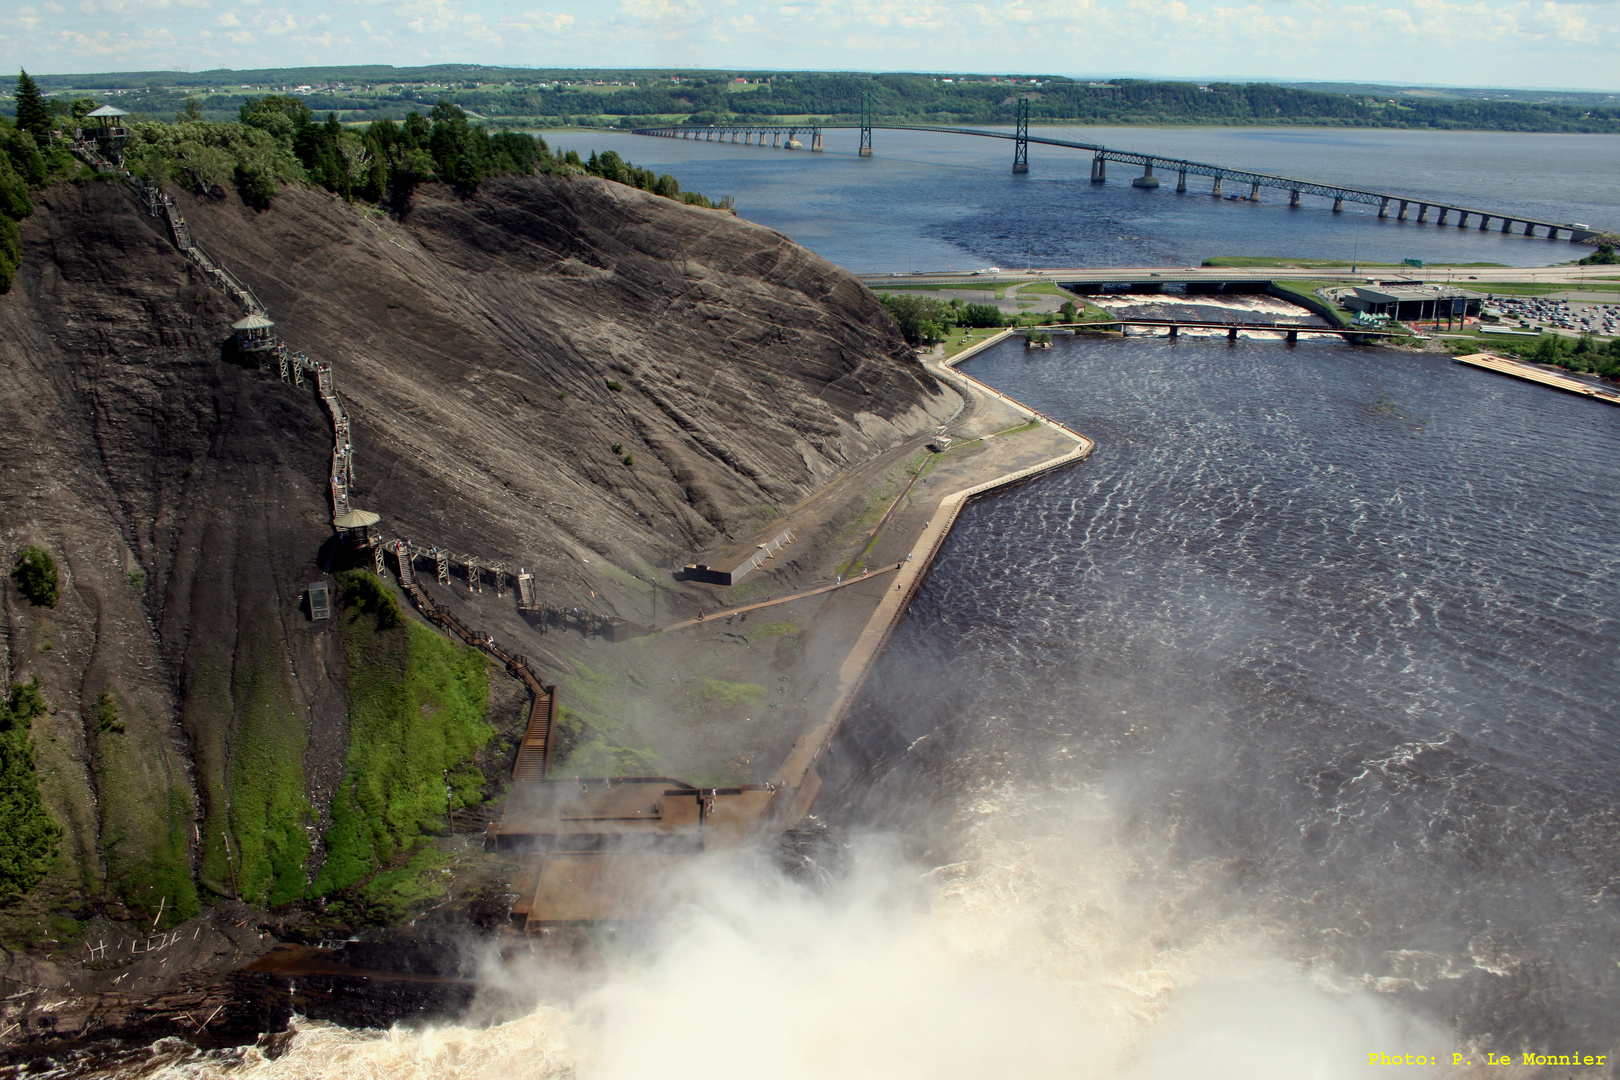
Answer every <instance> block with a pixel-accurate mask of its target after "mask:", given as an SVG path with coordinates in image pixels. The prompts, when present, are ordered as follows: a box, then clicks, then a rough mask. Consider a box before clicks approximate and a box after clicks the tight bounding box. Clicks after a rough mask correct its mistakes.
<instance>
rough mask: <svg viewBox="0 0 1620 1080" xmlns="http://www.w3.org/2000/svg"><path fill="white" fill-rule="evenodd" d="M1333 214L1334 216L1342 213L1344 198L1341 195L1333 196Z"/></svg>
mask: <svg viewBox="0 0 1620 1080" xmlns="http://www.w3.org/2000/svg"><path fill="white" fill-rule="evenodd" d="M1333 212H1334V213H1335V214H1342V213H1344V196H1343V195H1335V196H1333Z"/></svg>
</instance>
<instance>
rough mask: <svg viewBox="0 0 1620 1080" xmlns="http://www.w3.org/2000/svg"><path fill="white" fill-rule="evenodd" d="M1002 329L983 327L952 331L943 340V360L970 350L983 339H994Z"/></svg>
mask: <svg viewBox="0 0 1620 1080" xmlns="http://www.w3.org/2000/svg"><path fill="white" fill-rule="evenodd" d="M1003 329H1004V327H999V326H998V327H983V328H981V329H978V330H961V329H952V330H951V333H950V336H949V337H947V338H946V339H945V358H946V359H947V360H949V359H950V358H951V357H953V356H955V355H956V354H957V353H959V352H961V351H962V350H963V349H968V348H972V347H973V346H974V345H977V344H978V343H979V342H981V341H983V340H984V339H985V338H990V337H995V336H996V335H997V334H999V333H1001V331H1002V330H1003Z"/></svg>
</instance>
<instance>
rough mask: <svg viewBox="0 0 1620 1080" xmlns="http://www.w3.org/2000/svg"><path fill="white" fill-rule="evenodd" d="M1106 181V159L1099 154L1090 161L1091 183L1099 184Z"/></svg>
mask: <svg viewBox="0 0 1620 1080" xmlns="http://www.w3.org/2000/svg"><path fill="white" fill-rule="evenodd" d="M1107 179H1108V159H1107V158H1105V157H1103V156H1102V155H1101V154H1098V155H1096V156H1095V157H1093V158H1092V159H1091V182H1092V183H1093V184H1101V183H1103V182H1105V181H1106V180H1107Z"/></svg>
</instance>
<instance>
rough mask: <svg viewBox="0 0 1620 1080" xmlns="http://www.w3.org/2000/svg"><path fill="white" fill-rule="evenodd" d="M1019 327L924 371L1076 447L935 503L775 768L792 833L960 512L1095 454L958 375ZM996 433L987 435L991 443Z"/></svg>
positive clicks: (1074, 435)
mask: <svg viewBox="0 0 1620 1080" xmlns="http://www.w3.org/2000/svg"><path fill="white" fill-rule="evenodd" d="M1016 333H1017V331H1016V330H1015V329H1008V330H1003V331H1002V332H1001V333H999V334H995V335H993V336H991V337H988V338H986V339H985V340H984V341H982V342H978V343H976V344H974V345H973V346H970V347H969V348H967V349H964V350H963V351H962V352H960V353H957V354H956V355H955V356H952V357H950V358H941V359H939V360H934V359H933V358H928V359H925V360H923V366H924V367H925V368H926V369H928V370H929V371H930V372H931V373H932V374H933V375H934V376H935V377H936V378H939V379H940V380H941V381H944V382H946V383H947V384H948V385H952V386H954V387H956V388H957V390H958V392H959V393H962V394H963V397H964V399H966V398H968V397H969V396H970V395H972V396H978V397H981V398H987V399H991V400H995V401H999V402H1001V403H1002V404H1004V405H1007V406H1010V407H1011V408H1013V409H1015V410H1018V411H1019V412H1021V413H1023V414H1026V415H1027V416H1029V417H1030V418H1031V419H1034V420H1038V421H1040V422H1041V423H1042V424H1043V425H1044V426H1046V427H1047V428H1049V429H1051V430H1052V431H1055V432H1057V433H1058V434H1060V435H1062V436H1063V437H1065V438H1067V439H1069V440H1071V441H1072V442H1073V444H1074V445H1073V446H1072V448H1071V449H1069V450H1068V451H1067V452H1066V453H1062V454H1058V455H1055V456H1053V457H1050V458H1047V459H1046V460H1044V461H1040V462H1037V463H1036V464H1034V465H1029V466H1025V467H1022V468H1018V469H1013V470H1011V471H1008V472H1004V473H1002V474H1001V475H999V476H995V477H992V478H990V479H988V480H984V481H981V482H979V483H976V484H971V485H969V486H967V487H965V488H960V489H958V490H956V491H952V492H949V493H947V494H946V495H944V496H942V497H941V498H940V499H939V500H938V502H937V503H935V504H934V507H933V510H932V511H931V513H930V515H929V517H928V520H927V522H926V524H925V525H924V527H923V530H922V532H921V533H920V534H919V535H918V536H917V537H916V538H915V539H914V541H913V550H912V552H911V553H910V554H908V556H907V558H906V560H905V561H903V562H901V563H900V564H899V567H898V569H897V570H896V571H895V578H896V583H895V587H894V588H893V589H892V590H887V591H886V592H885V594H884V598H883V600H882V601H881V602H879V604H878V606H877V610H876V611H874V612H873V613H872V614H871V616H870V617H869V618H868V620H867V623H866V626H865V628H864V629H862V631H861V632H860V634H859V635H858V636H857V637H856V639H855V641H854V643H853V645H852V646H851V647H850V650H849V652H848V653H847V654H846V656H845V658H844V661H843V663H842V664H840V665H839V667H838V671H837V678H838V686H837V689H836V691H835V694H834V698H833V701H832V704H831V705H830V707H829V708H828V710H827V711H826V713H825V714H824V715H823V716H822V718H821V719H819V720H817V721H815V722H814V723H812V724H811V726H810V727H809V728H808V729H807V730H806V731H805V733H804V734H803V735H802V736H800V738H799V739H798V741H797V742H795V743H794V745H793V749H792V750H791V751H790V752H789V753H788V755H787V757H786V758H785V759H784V760H783V761H782V763H781V764H780V765H778V766H777V768H776V771H775V772H774V773H773V774H772V777H771V782H772V783H773V784H777V785H781V786H783V787H785V788H788V789H789V790H791V791H792V792H793V793H794V795H795V797H794V801H793V804H792V806H791V808H790V809H789V811H788V812H787V814H786V815H785V816H784V817H782V818H780V819H778V821H777V822H775V823H774V824H775V825H776V826H777V827H778V828H791V827H792V826H793V825H794V824H796V823H797V822H798V821H800V820H802V819H803V817H804V816H805V815H806V814H808V813H809V812H810V808H811V806H812V805H813V804H814V802H815V797H816V794H817V793H818V792H819V791H820V788H821V779H820V777H819V776H818V775H817V774H816V772H815V767H816V763H817V762H818V761H819V760H820V759H821V755H822V754H823V753H824V752H825V751H826V749H827V747H828V746H830V745H831V744H832V740H833V739H834V738H835V737H836V736H837V734H838V731H839V729H840V728H842V726H843V722H844V719H845V717H846V716H847V715H848V713H849V710H850V707H851V706H852V705H853V704H854V701H855V697H856V695H858V694H859V693H860V690H861V687H862V686H864V685H865V683H866V680H867V678H868V676H870V675H871V672H872V669H873V668H874V667H875V666H876V664H877V661H878V659H879V658H880V657H881V656H882V654H883V650H884V647H885V646H886V645H887V644H888V641H889V638H890V637H891V636H892V635H893V633H894V630H895V628H896V627H897V626H898V625H899V623H900V620H901V618H902V617H903V616H904V615H905V613H906V611H907V610H908V609H909V608H910V606H911V601H912V599H913V598H914V597H915V595H916V593H917V590H918V589H919V588H920V587H921V585H922V582H923V580H924V578H925V577H926V576H927V573H928V570H929V569H930V568H931V567H932V565H933V562H934V559H935V557H936V556H937V555H938V554H939V551H940V549H941V548H942V547H943V546H944V544H945V540H946V538H947V537H948V536H949V535H950V533H951V529H952V528H953V527H954V526H955V524H956V520H957V518H958V516H960V514H961V512H962V508H963V507H964V506H966V505H967V503H968V502H969V501H970V500H972V499H974V498H976V497H978V496H980V495H984V494H987V493H989V492H991V491H995V490H998V489H1000V488H1004V487H1009V486H1011V485H1014V484H1018V483H1021V482H1022V481H1024V480H1028V479H1031V478H1032V477H1035V476H1040V475H1043V474H1045V473H1048V472H1051V471H1052V470H1054V469H1059V468H1062V467H1063V466H1065V465H1070V464H1074V463H1076V462H1079V461H1083V460H1085V459H1086V458H1087V457H1089V456H1090V455H1091V452H1092V451H1093V450H1094V449H1096V443H1095V442H1094V441H1093V440H1091V439H1089V438H1087V437H1086V436H1084V435H1082V434H1080V433H1079V432H1077V431H1074V430H1072V429H1070V428H1068V427H1066V426H1064V425H1063V424H1060V423H1058V422H1057V421H1055V420H1052V419H1050V418H1048V417H1046V416H1044V415H1042V414H1041V413H1039V412H1037V411H1036V410H1034V409H1031V408H1030V407H1028V406H1027V405H1025V404H1023V403H1022V402H1020V401H1018V400H1017V399H1015V398H1012V397H1010V396H1008V395H1007V394H1003V393H1001V392H1000V391H999V390H995V389H993V388H991V387H990V386H987V385H986V384H985V383H982V382H980V381H979V380H978V379H975V378H974V377H973V376H971V375H968V374H966V373H964V372H960V371H957V370H955V369H956V367H957V366H958V365H959V364H961V363H962V362H964V361H966V360H969V359H971V358H972V357H974V356H976V355H978V354H979V353H981V352H983V351H985V350H986V349H989V348H991V347H993V346H996V345H999V344H1001V343H1002V342H1004V341H1006V340H1007V339H1008V338H1011V337H1013V336H1014V335H1015V334H1016ZM993 437H994V436H986V438H993Z"/></svg>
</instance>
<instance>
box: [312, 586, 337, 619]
mask: <svg viewBox="0 0 1620 1080" xmlns="http://www.w3.org/2000/svg"><path fill="white" fill-rule="evenodd" d="M331 617H332V592H331V586H330V585H329V584H328V583H327V582H324V581H317V582H315V583H313V584H312V585H310V587H309V621H310V622H320V621H321V620H322V619H330V618H331Z"/></svg>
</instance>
